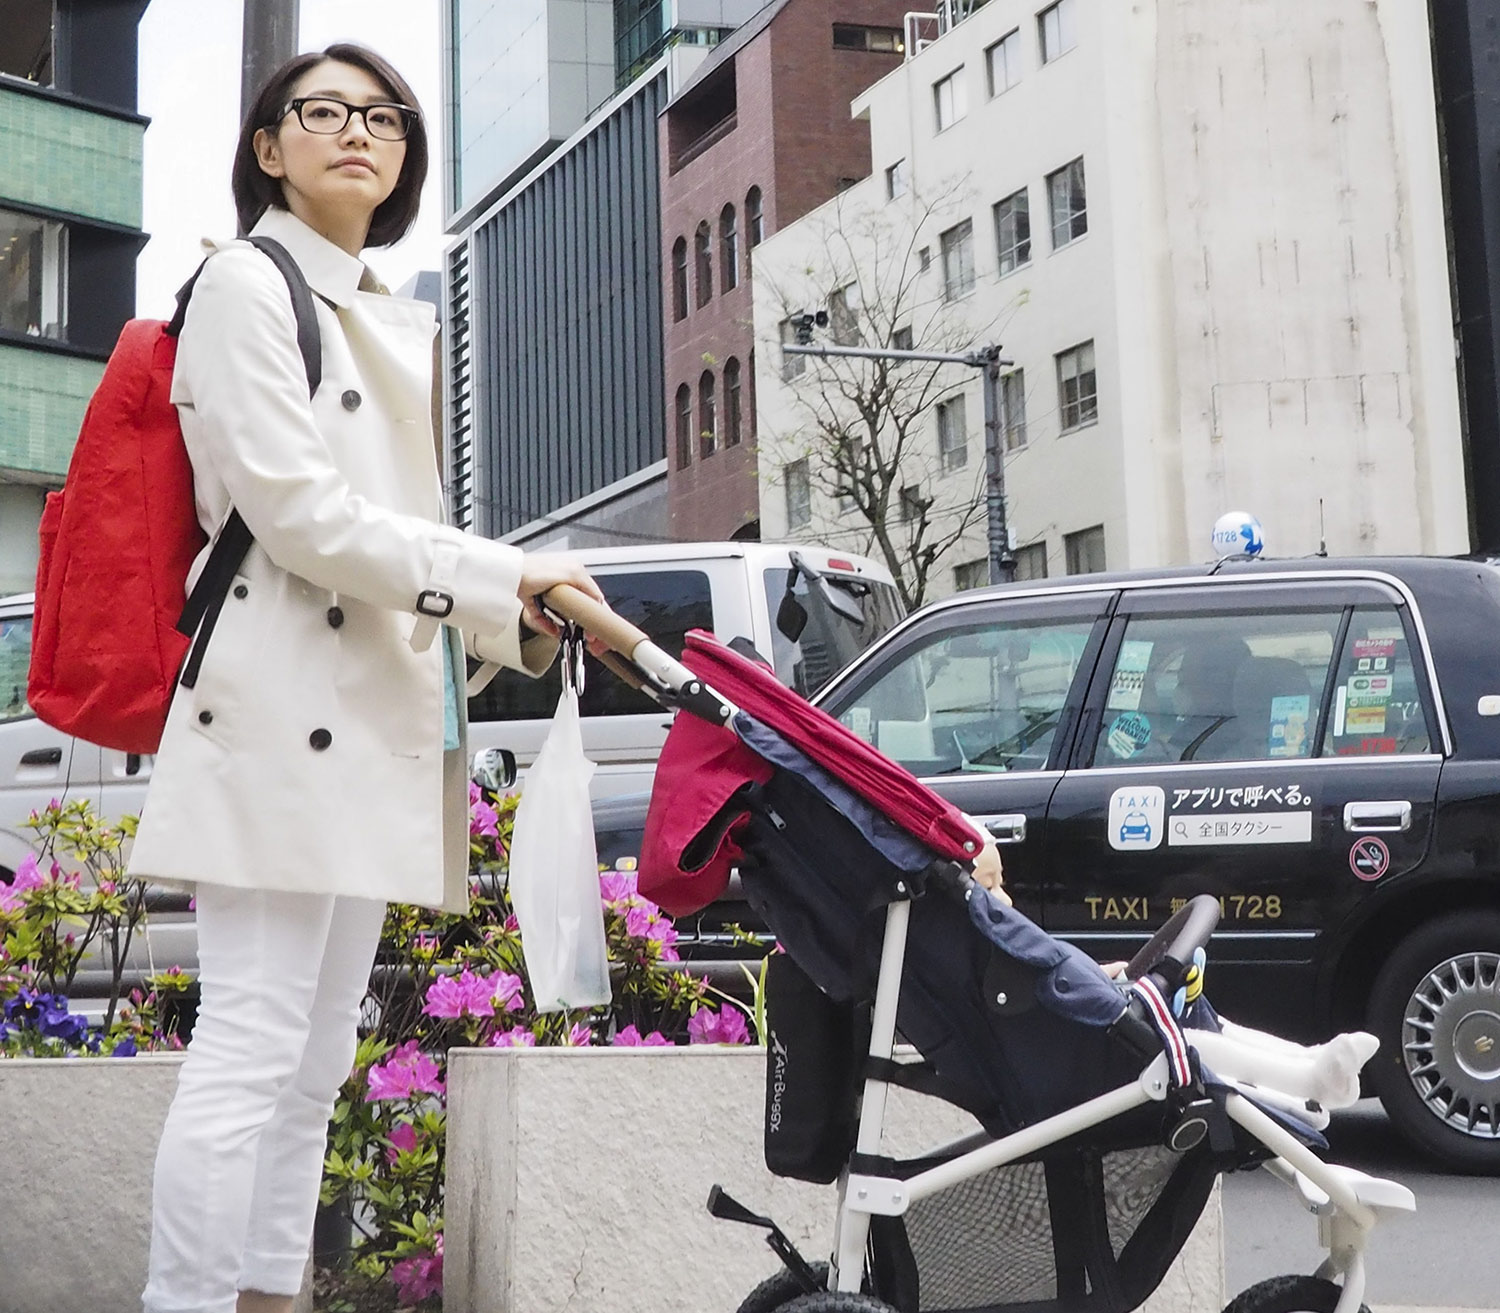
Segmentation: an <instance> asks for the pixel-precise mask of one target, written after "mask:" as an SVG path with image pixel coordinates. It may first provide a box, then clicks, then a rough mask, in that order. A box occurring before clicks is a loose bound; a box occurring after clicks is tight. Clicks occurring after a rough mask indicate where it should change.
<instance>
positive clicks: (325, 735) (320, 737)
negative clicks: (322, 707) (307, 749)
mask: <svg viewBox="0 0 1500 1313" xmlns="http://www.w3.org/2000/svg"><path fill="white" fill-rule="evenodd" d="M307 741H308V742H309V743H310V744H312V746H313V751H315V752H322V751H323V749H324V748H326V747H327V746H328V745H329V744H330V743H332V742H333V735H332V734H330V733H329V732H328V731H327V730H326V729H315V730H313V732H312V733H311V734H309V735H308V736H307Z"/></svg>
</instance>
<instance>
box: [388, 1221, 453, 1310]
mask: <svg viewBox="0 0 1500 1313" xmlns="http://www.w3.org/2000/svg"><path fill="white" fill-rule="evenodd" d="M391 1280H392V1281H394V1282H395V1283H396V1291H397V1293H398V1294H399V1295H400V1296H401V1302H402V1303H403V1304H416V1303H419V1302H420V1301H422V1300H424V1299H427V1298H428V1297H429V1296H432V1295H439V1294H441V1293H442V1290H443V1237H442V1236H441V1235H439V1236H438V1237H437V1241H436V1244H435V1245H434V1246H433V1251H432V1252H431V1253H430V1254H413V1255H412V1256H411V1257H410V1258H403V1259H401V1260H400V1261H399V1262H396V1263H392V1264H391Z"/></svg>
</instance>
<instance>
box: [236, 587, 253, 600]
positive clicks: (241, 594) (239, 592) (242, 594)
mask: <svg viewBox="0 0 1500 1313" xmlns="http://www.w3.org/2000/svg"><path fill="white" fill-rule="evenodd" d="M234 595H235V596H236V597H238V598H241V599H243V598H246V597H249V596H250V590H249V589H248V588H246V587H245V585H244V584H235V586H234Z"/></svg>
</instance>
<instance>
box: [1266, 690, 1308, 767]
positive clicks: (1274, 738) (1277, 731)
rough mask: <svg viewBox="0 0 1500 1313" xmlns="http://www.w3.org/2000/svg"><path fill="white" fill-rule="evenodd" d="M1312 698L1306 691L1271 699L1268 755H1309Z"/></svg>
mask: <svg viewBox="0 0 1500 1313" xmlns="http://www.w3.org/2000/svg"><path fill="white" fill-rule="evenodd" d="M1311 703H1312V699H1311V698H1310V697H1308V695H1307V694H1306V693H1303V694H1301V695H1300V696H1297V697H1280V698H1272V699H1271V731H1270V742H1269V744H1268V745H1267V749H1266V752H1267V755H1268V756H1272V757H1305V756H1306V755H1307V714H1308V708H1309V706H1310V705H1311Z"/></svg>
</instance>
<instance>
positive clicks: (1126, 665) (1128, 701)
mask: <svg viewBox="0 0 1500 1313" xmlns="http://www.w3.org/2000/svg"><path fill="white" fill-rule="evenodd" d="M1153 646H1154V644H1153V643H1151V642H1150V641H1148V640H1146V639H1142V638H1127V639H1126V640H1125V641H1124V642H1123V643H1121V644H1120V657H1119V660H1118V661H1116V662H1115V677H1114V679H1113V680H1112V681H1111V683H1110V686H1109V700H1108V701H1107V702H1106V703H1105V704H1104V706H1105V709H1106V710H1108V711H1139V710H1140V706H1141V689H1142V688H1144V687H1145V683H1146V667H1147V666H1149V665H1150V664H1151V649H1152V647H1153Z"/></svg>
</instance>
